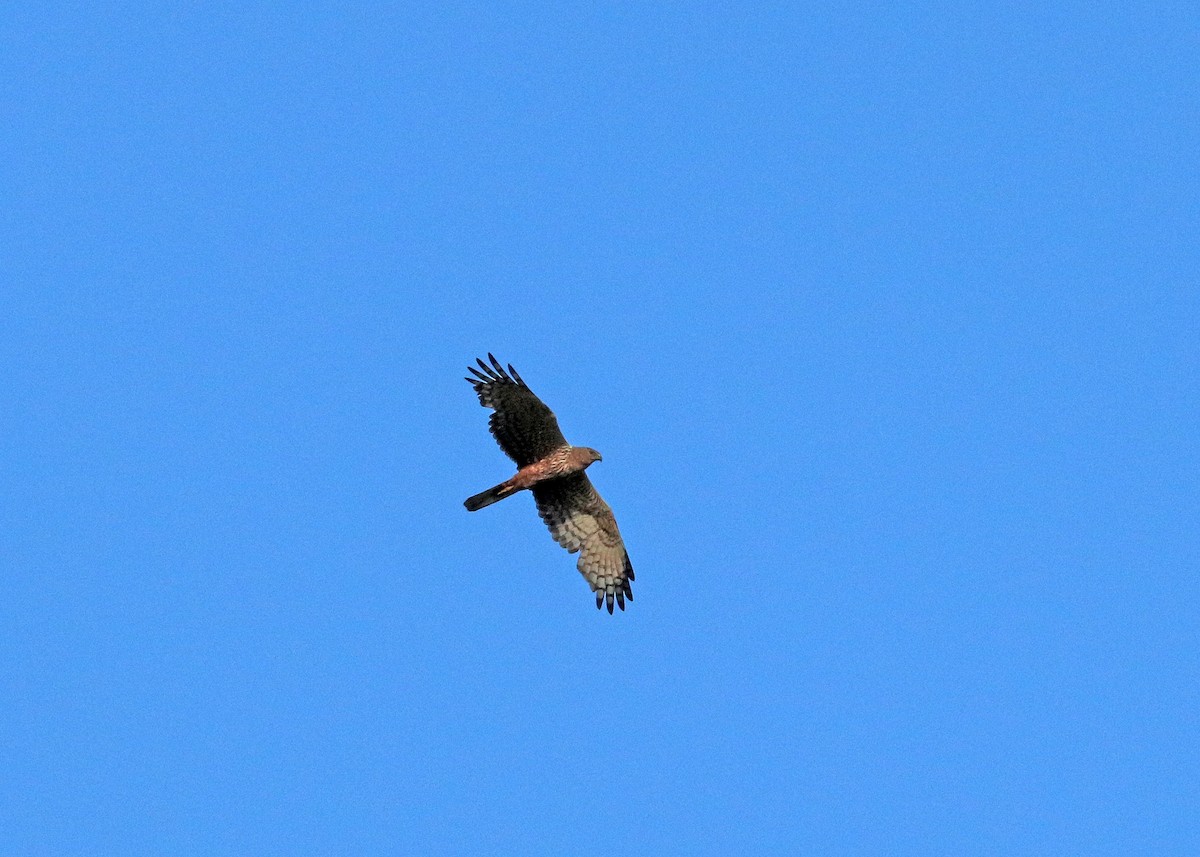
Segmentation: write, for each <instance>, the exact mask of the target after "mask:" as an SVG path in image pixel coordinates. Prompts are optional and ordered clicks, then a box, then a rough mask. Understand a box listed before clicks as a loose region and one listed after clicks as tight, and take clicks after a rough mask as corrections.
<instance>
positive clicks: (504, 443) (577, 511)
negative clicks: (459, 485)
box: [463, 354, 633, 613]
mask: <svg viewBox="0 0 1200 857" xmlns="http://www.w3.org/2000/svg"><path fill="white" fill-rule="evenodd" d="M488 359H489V360H490V361H491V365H490V366H489V365H488V364H486V363H484V362H483V361H482V360H476V362H477V363H478V364H479V368H478V369H476V368H475V367H474V366H469V367H467V371H469V372H471V374H472V375H474V376H475V377H473V378H467V379H466V380H467V381H468V382H469V383H470V384H471V386H472V387H474V388H475V392H476V393H478V394H479V403H480V404H481V405H483V406H484V407H485V408H491V409H492V410H493V411H494V413H493V414H492V415H491V417H490V418H489V419H488V427H489V428H490V429H491V432H492V436H493V437H495V438H496V443H498V444H500V449H502V450H503V451H504V454H505V455H507V456H508V457H509V458H511V459H512V460H513V461H515V462H516V463H517V473H516V475H515V476H513V477H512V478H511V479H508V480H506V481H504V482H501V483H500V484H499V485H496V486H495V487H493V488H489V489H488V490H486V491H484V492H482V493H480V494H476V495H475V496H474V497H470V498H468V499H467V501H466V502H465V503H464V504H463V505H465V506H466V507H467V510H468V511H470V512H474V511H476V510H478V509H482V508H483V507H484V506H490V505H492V504H493V503H496V502H498V501H500V500H503V499H504V498H505V497H508V496H509V495H511V494H515V493H517V492H518V491H524V490H525V489H527V488H528V489H529V490H530V491H532V492H533V499H534V502H536V503H537V508H538V514H539V515H541V517H542V520H543V521H545V522H546V526H547V527H549V528H550V534H551V535H552V536H553V537H554V540H555V541H556V542H558V543H559V544H560V545H562V546H563V547H564V548H566V549H567V551H568V552H570V553H576V552H578V553H579V563H578V568H579V573H580V574H582V575H583V577H584V579H585V580H587V582H588V585H589V586H591V587H592V591H593V592H595V593H596V607H597V609H598V608H600V607H601V606H602V605H603V604H605V602H607V604H608V612H609V613H612V612H613V602H614V600H615V601H616V603H617V606H618V607H620V608H621V609H622V610H624V609H625V600H626V599H628V600H630V601H632V600H633V590H632V589H630V588H629V584H630V581H632V580H633V566H632V565H631V564H630V562H629V554H628V553H626V552H625V542H623V541H622V540H621V533H620V531H619V530H618V529H617V521H616V518H614V517H613V513H612V509H610V508H609V506H608V504H607V503H605V502H604V500H603V499H602V498H601V497H600V494H599V493H597V491H596V489H595V487H593V485H592V482H591V480H590V479H588V478H587V474H585V473H584V472H583V471H584V470H586V469H587V468H588V466H589V465H591V464H592V463H593V462H595V461H600V460H602V459H601V458H600V453H598V452H596V450H594V449H591V448H590V447H586V446H571V444H569V443H567V439H566V438H565V437H563V433H562V431H560V430H559V428H558V420H557V419H556V418H555V416H554V412H553V411H551V410H550V409H549V408H548V407H546V405H545V404H544V403H543V402H542V400H541V399H539V398H538V397H537V396H535V395H534V394H533V391H532V390H530V389H529V387H528V386H526V384H525V382H524V381H523V380H522V379H521V376H520V375H518V374H517V370H516V369H514V368H513V367H512V364H511V363H510V364H509V366H508V371H505V369H504V367H503V366H501V365H500V362H499V361H498V360H496V358H495V357H493V356H492V355H491V354H488ZM481 370H482V371H481Z"/></svg>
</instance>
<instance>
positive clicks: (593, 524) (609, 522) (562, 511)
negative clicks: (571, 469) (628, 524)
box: [533, 473, 633, 613]
mask: <svg viewBox="0 0 1200 857" xmlns="http://www.w3.org/2000/svg"><path fill="white" fill-rule="evenodd" d="M533 499H534V500H536V501H537V507H538V514H539V515H541V516H542V520H543V521H545V522H546V526H547V527H549V528H550V534H551V535H552V536H554V540H555V541H556V542H558V543H559V544H560V545H562V546H563V547H565V548H566V549H567V550H568V551H570V552H571V553H575V552H576V551H579V564H578V568H579V573H580V574H582V575H583V576H584V578H585V579H586V580H587V582H588V585H590V586H591V587H592V591H593V592H595V593H596V606H597V607H599V606H600V605H601V604H603V603H604V601H605V600H606V599H607V601H608V612H609V613H611V612H613V599H614V598H615V599H616V602H617V604H618V605H619V606H620V608H621V609H622V610H624V609H625V599H626V598H628V599H629V600H630V601H632V600H633V590H632V589H630V587H629V583H630V581H632V580H633V565H632V564H631V563H630V562H629V554H628V553H627V552H626V550H625V542H624V540H622V538H621V532H620V530H618V529H617V519H616V518H614V517H613V513H612V509H610V508H609V507H608V504H607V503H605V502H604V499H603V498H602V497H601V496H600V494H599V492H597V491H596V488H595V486H593V485H592V481H591V480H590V479H588V478H587V475H586V474H583V473H573V474H571V475H570V476H564V477H562V478H559V479H549V480H547V481H545V482H542V483H540V484H538V485H535V486H533Z"/></svg>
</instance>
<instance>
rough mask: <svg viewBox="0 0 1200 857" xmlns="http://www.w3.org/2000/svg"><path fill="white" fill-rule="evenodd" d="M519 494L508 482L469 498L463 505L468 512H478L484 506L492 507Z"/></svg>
mask: <svg viewBox="0 0 1200 857" xmlns="http://www.w3.org/2000/svg"><path fill="white" fill-rule="evenodd" d="M515 493H517V489H516V488H514V487H513V486H512V485H510V484H508V483H507V482H501V483H500V484H499V485H496V486H493V487H492V488H489V489H488V490H486V491H483V492H481V493H479V494H476V495H475V496H474V497H468V498H467V499H466V501H465V502H464V503H463V505H464V506H466V507H467V511H468V512H478V511H479V510H480V509H482V508H483V507H484V506H490V505H492V504H493V503H499V502H500V501H501V500H503V499H504V498H505V497H507V496H508V495H510V494H515Z"/></svg>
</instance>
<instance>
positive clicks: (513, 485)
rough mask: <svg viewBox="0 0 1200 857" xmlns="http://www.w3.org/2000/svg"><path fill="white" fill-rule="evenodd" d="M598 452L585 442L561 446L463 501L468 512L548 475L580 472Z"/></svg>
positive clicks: (488, 504) (553, 477)
mask: <svg viewBox="0 0 1200 857" xmlns="http://www.w3.org/2000/svg"><path fill="white" fill-rule="evenodd" d="M600 460H601V458H600V453H598V452H596V450H594V449H591V448H589V447H586V446H564V447H560V448H558V449H556V450H554V451H553V452H551V453H550V454H549V455H547V456H546V457H545V458H541V459H538V460H537V461H535V462H533V464H528V465H526V466H525V467H522V468H521V469H520V470H518V471H517V472H516V475H515V476H513V477H512V478H511V479H506V480H505V481H504V482H501V483H500V484H499V485H496V486H494V487H492V488H489V489H488V490H486V491H484V492H482V493H480V494H476V495H475V496H474V497H470V498H468V499H467V501H466V502H465V503H464V504H463V505H465V506H466V507H467V509H468V510H469V511H471V512H475V511H478V510H479V509H482V508H483V507H484V506H490V505H492V504H493V503H495V502H498V501H500V500H503V499H504V498H505V497H508V496H510V495H512V494H516V493H517V492H518V491H526V490H528V489H530V488H532V487H533V486H534V485H537V484H539V483H541V482H545V481H546V480H548V479H559V478H561V477H563V476H570V475H571V474H572V473H582V472H583V471H584V470H587V468H588V465H590V464H591V463H592V462H594V461H600Z"/></svg>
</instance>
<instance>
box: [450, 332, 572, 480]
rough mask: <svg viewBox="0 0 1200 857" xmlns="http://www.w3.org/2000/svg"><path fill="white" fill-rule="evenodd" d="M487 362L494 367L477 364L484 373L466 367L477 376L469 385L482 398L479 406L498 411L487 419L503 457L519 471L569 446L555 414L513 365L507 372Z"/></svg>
mask: <svg viewBox="0 0 1200 857" xmlns="http://www.w3.org/2000/svg"><path fill="white" fill-rule="evenodd" d="M488 359H489V360H491V361H492V365H491V366H489V365H487V364H486V363H484V362H483V361H482V360H478V361H476V362H478V363H479V369H482V370H483V371H482V372H481V371H479V369H476V368H475V367H474V366H468V367H467V370H468V371H469V372H471V374H473V375H474V376H475V377H474V378H468V379H467V381H469V382H470V384H471V386H472V387H474V388H475V392H476V393H478V394H479V404H481V405H483V406H484V407H485V408H492V409H493V410H494V411H495V413H493V414H492V416H491V418H489V419H488V428H490V429H491V431H492V436H493V437H494V438H496V443H498V444H500V448H501V449H502V450H504V454H505V455H507V456H508V457H509V458H511V459H512V460H513V461H515V462H516V463H517V466H518V467H525V466H526V465H528V464H533V462H535V461H540V460H541V459H543V458H545V457H546V456H547V455H549V454H550V453H551V452H553V451H554V450H556V449H558V448H560V447H563V446H566V445H567V439H566V438H565V437H563V433H562V431H560V430H559V428H558V420H557V419H555V417H554V412H553V411H552V410H550V409H549V408H548V407H546V405H545V403H544V402H542V400H541V399H539V398H538V397H537V396H535V395H534V394H533V391H532V390H530V389H529V388H528V387H527V386H525V382H524V381H522V380H521V376H520V375H518V374H517V370H516V369H514V368H513V367H512V364H509V367H508V371H507V372H505V371H504V367H503V366H501V365H500V362H499V361H498V360H497V359H496V358H495V357H493V356H492V355H491V354H489V355H488Z"/></svg>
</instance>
